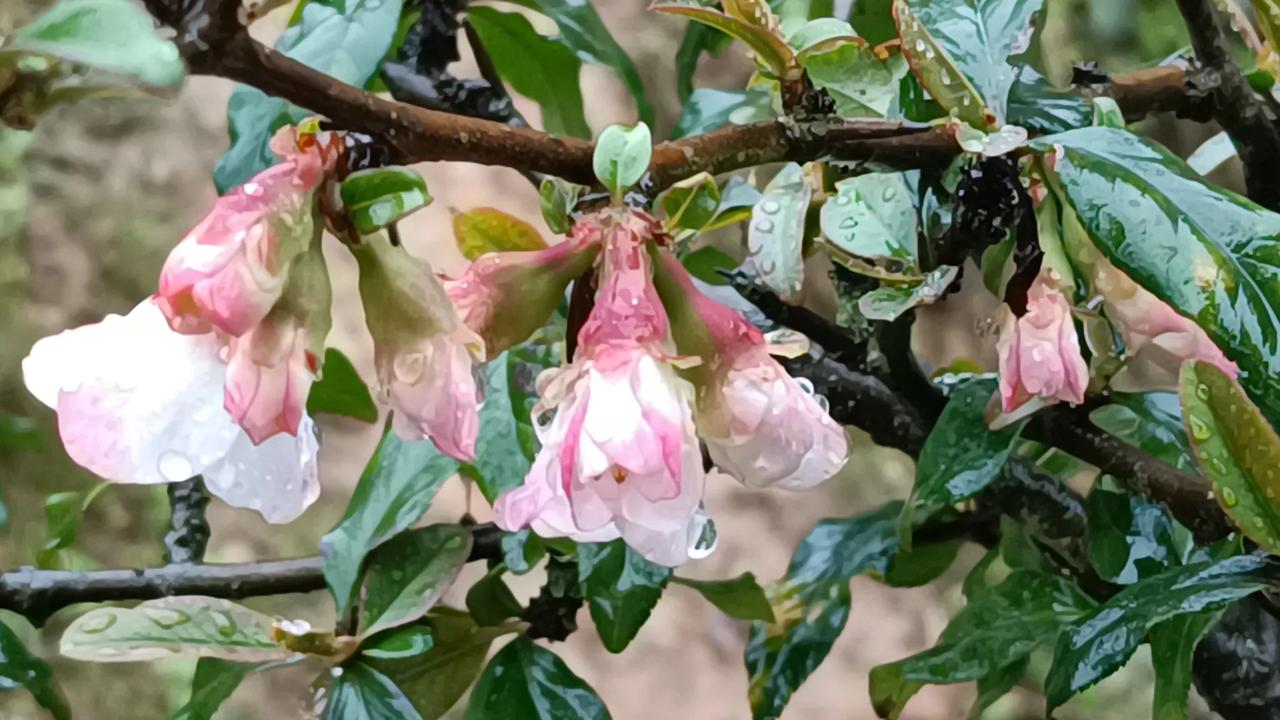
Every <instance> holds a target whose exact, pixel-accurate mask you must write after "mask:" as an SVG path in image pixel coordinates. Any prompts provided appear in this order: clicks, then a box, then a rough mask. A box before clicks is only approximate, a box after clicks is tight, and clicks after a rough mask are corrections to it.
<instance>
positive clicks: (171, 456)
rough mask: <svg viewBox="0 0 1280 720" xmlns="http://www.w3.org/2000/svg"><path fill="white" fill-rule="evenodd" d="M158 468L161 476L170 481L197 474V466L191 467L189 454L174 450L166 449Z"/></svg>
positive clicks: (178, 480)
mask: <svg viewBox="0 0 1280 720" xmlns="http://www.w3.org/2000/svg"><path fill="white" fill-rule="evenodd" d="M157 469H158V470H159V471H160V477H162V478H164V479H165V480H168V481H169V482H180V481H182V480H186V479H187V478H189V477H191V476H192V475H195V468H193V467H191V461H190V460H188V459H187V456H186V455H183V454H181V453H177V452H174V451H172V450H168V451H165V452H164V453H163V454H162V455H161V456H160V461H159V463H158V467H157Z"/></svg>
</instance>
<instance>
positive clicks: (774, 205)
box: [760, 200, 782, 215]
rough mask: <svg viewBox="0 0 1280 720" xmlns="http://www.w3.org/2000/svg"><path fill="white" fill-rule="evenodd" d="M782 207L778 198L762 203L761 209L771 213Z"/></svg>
mask: <svg viewBox="0 0 1280 720" xmlns="http://www.w3.org/2000/svg"><path fill="white" fill-rule="evenodd" d="M781 209H782V206H781V205H779V204H778V202H777V201H776V200H765V201H764V202H763V203H761V204H760V210H761V211H762V212H765V213H768V214H770V215H772V214H774V213H776V212H778V211H779V210H781Z"/></svg>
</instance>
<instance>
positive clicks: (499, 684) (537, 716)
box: [467, 637, 610, 720]
mask: <svg viewBox="0 0 1280 720" xmlns="http://www.w3.org/2000/svg"><path fill="white" fill-rule="evenodd" d="M609 717H610V716H609V711H608V710H607V709H606V708H605V706H604V701H602V700H601V699H600V697H599V696H598V695H596V693H595V691H594V690H592V689H591V686H590V685H587V683H586V682H585V681H584V680H583V679H582V678H580V677H578V676H577V675H574V674H573V671H571V670H570V669H569V667H568V666H567V665H565V664H564V661H563V660H561V659H560V658H559V657H557V656H556V654H555V653H553V652H551V651H550V650H547V649H546V648H542V647H539V646H537V645H535V644H534V643H533V641H532V640H530V639H529V638H527V637H521V638H517V639H516V640H514V641H512V642H511V643H509V644H508V645H507V646H506V647H504V648H502V649H501V650H499V651H498V654H497V655H494V656H493V659H492V660H490V661H489V666H488V667H487V668H485V670H484V673H483V674H481V675H480V680H479V681H477V682H476V687H475V690H472V691H471V706H470V707H469V708H467V720H509V719H511V718H520V719H521V720H525V719H526V718H527V720H608V719H609Z"/></svg>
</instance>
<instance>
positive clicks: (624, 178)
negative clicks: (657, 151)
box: [591, 123, 653, 198]
mask: <svg viewBox="0 0 1280 720" xmlns="http://www.w3.org/2000/svg"><path fill="white" fill-rule="evenodd" d="M652 153H653V146H652V139H651V138H650V135H649V126H648V125H645V124H644V123H640V124H639V125H635V126H633V127H624V126H622V125H610V126H609V127H607V128H605V130H604V132H602V133H600V137H599V138H597V139H596V147H595V152H594V153H593V154H592V156H591V167H592V168H593V169H594V170H595V173H596V178H597V179H599V180H600V183H601V184H603V185H604V186H605V189H606V190H608V191H609V193H610V194H611V195H613V196H614V197H615V198H621V197H622V195H623V193H625V192H626V191H627V189H628V188H630V187H631V186H632V185H635V184H636V183H637V182H639V180H640V178H642V177H644V174H645V173H646V172H648V170H649V157H650V155H651V154H652Z"/></svg>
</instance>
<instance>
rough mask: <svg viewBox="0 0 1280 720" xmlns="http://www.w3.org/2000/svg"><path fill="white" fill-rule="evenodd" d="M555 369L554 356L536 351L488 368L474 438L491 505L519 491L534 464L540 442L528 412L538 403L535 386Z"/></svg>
mask: <svg viewBox="0 0 1280 720" xmlns="http://www.w3.org/2000/svg"><path fill="white" fill-rule="evenodd" d="M554 364H555V358H554V357H553V355H552V353H551V352H550V351H548V350H545V349H540V348H535V347H533V346H522V347H516V348H512V349H511V350H508V351H506V352H504V353H503V354H501V355H499V356H498V357H496V358H494V359H493V360H490V361H489V363H488V364H487V365H485V367H484V377H485V386H484V397H485V402H484V406H483V407H482V408H480V433H479V435H478V436H477V438H476V459H475V461H474V462H472V463H471V467H473V468H474V469H475V471H476V475H475V479H476V483H477V484H478V485H479V486H480V492H482V493H484V496H485V499H486V500H488V501H489V502H490V503H492V502H493V501H495V500H497V499H498V496H499V495H501V494H502V493H504V492H506V491H508V490H510V489H512V488H515V487H519V486H520V484H521V483H523V482H524V476H525V475H526V474H527V473H528V472H529V467H530V465H532V464H533V457H534V454H535V453H536V452H537V449H538V445H537V442H538V441H537V437H536V436H535V435H534V431H533V419H532V418H531V416H530V414H529V413H530V411H531V410H532V409H533V404H534V403H535V402H537V399H538V398H537V392H536V390H535V388H534V381H535V380H536V379H537V377H538V373H539V372H541V371H542V370H543V369H545V368H547V367H551V366H552V365H554Z"/></svg>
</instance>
